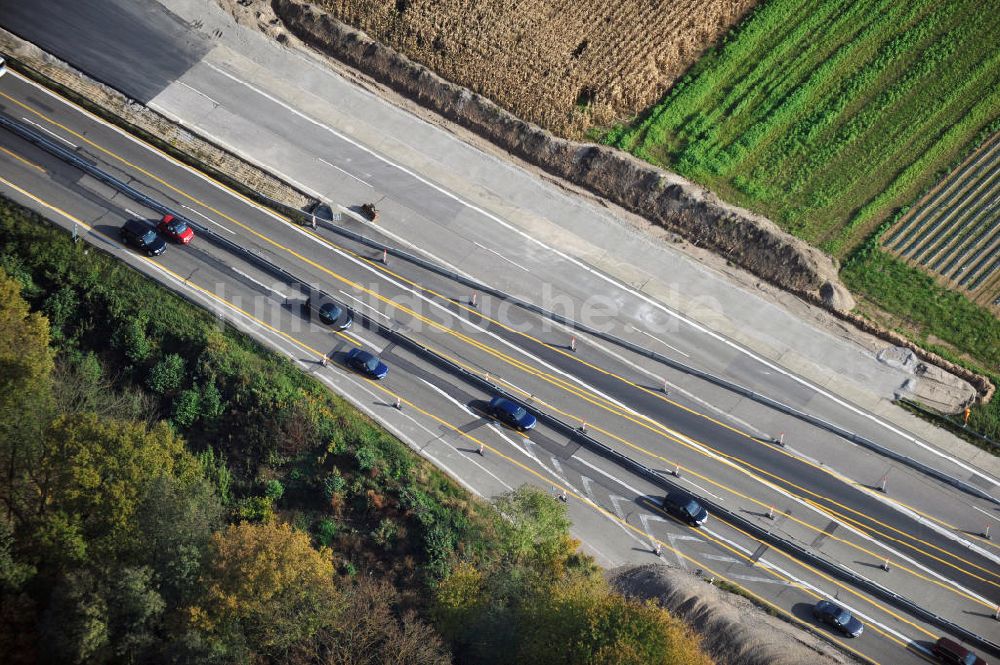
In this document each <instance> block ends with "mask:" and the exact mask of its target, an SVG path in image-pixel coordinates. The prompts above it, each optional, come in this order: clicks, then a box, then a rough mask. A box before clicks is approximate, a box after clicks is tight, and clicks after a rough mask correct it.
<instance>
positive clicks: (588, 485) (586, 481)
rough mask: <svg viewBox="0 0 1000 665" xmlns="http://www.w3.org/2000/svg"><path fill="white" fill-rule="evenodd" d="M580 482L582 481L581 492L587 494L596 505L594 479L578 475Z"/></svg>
mask: <svg viewBox="0 0 1000 665" xmlns="http://www.w3.org/2000/svg"><path fill="white" fill-rule="evenodd" d="M580 482H582V483H583V492H584V494H586V495H587V499H588V500H589V501H590V502H591V503H593V504H594V505H597V501H596V500H595V499H594V481H593V480H591V479H590V478H588V477H587V476H583V475H581V476H580Z"/></svg>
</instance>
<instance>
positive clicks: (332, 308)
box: [306, 297, 354, 330]
mask: <svg viewBox="0 0 1000 665" xmlns="http://www.w3.org/2000/svg"><path fill="white" fill-rule="evenodd" d="M306 308H307V309H310V310H311V309H312V298H311V297H310V298H309V299H308V300H306ZM316 315H317V316H318V317H319V320H320V321H322V322H323V323H325V324H326V325H328V326H333V327H334V328H336V329H337V330H347V329H348V328H350V327H351V324H352V323H354V314H353V313H352V312H351V310H349V309H347V308H346V307H341V306H340V305H338V304H337V303H334V302H329V301H323V302H322V303H321V304H320V306H319V307H317V308H316Z"/></svg>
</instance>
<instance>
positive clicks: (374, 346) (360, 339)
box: [340, 330, 385, 355]
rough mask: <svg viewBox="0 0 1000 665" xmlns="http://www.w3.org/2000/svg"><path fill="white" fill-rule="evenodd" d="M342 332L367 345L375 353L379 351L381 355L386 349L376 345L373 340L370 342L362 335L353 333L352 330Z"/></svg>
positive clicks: (362, 344)
mask: <svg viewBox="0 0 1000 665" xmlns="http://www.w3.org/2000/svg"><path fill="white" fill-rule="evenodd" d="M340 332H342V333H344V334H345V335H347V336H348V337H350V338H351V339H353V340H354V341H355V342H357V343H358V344H360V345H361V346H367V347H368V348H369V349H372V350H373V351H374V352H375V353H377V354H379V355H381V354H382V352H383V351H384V350H385V348H384V347H381V348H380V347H378V346H376V345H375V344H373V343H372V342H369V341H368V340H367V339H365V338H364V337H362V336H361V335H358V334H356V333H353V332H351V331H350V330H341V331H340Z"/></svg>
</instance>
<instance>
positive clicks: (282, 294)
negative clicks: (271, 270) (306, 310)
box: [230, 266, 288, 300]
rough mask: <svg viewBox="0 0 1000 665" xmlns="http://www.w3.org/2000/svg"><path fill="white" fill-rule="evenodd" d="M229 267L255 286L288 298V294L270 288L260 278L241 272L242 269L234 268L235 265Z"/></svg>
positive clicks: (285, 298)
mask: <svg viewBox="0 0 1000 665" xmlns="http://www.w3.org/2000/svg"><path fill="white" fill-rule="evenodd" d="M230 269H232V271H233V272H234V273H236V274H237V275H240V276H242V277H245V278H247V279H249V280H250V281H251V282H253V283H254V284H256V285H257V286H259V287H261V288H263V289H267V290H268V291H270V292H271V293H276V294H278V295H279V296H281V297H282V298H283V299H284V300H288V296H287V295H285V294H284V293H282V292H281V291H279V290H278V289H275V288H272V287H270V286H268V285H267V284H265V283H264V282H262V281H260V280H258V279H254V278H253V277H251V276H250V275H248V274H246V273H245V272H243V271H242V270H240V269H239V268H236V267H233V266H230Z"/></svg>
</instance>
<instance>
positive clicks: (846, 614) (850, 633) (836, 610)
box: [813, 600, 865, 637]
mask: <svg viewBox="0 0 1000 665" xmlns="http://www.w3.org/2000/svg"><path fill="white" fill-rule="evenodd" d="M813 616H814V617H816V620H817V621H819V622H821V623H825V624H826V625H828V626H832V627H833V628H835V629H836V630H838V631H840V632H841V633H843V634H844V635H846V636H847V637H857V636H858V635H860V634H861V633H863V632H864V630H865V625H864V624H863V623H861V622H860V621H858V618H857V617H856V616H854V615H853V614H851V612H850V610H847V609H845V608H843V607H841V606H840V605H837V604H836V603H831V602H830V601H829V600H821V601H819V602H818V603H816V606H815V607H813Z"/></svg>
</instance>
